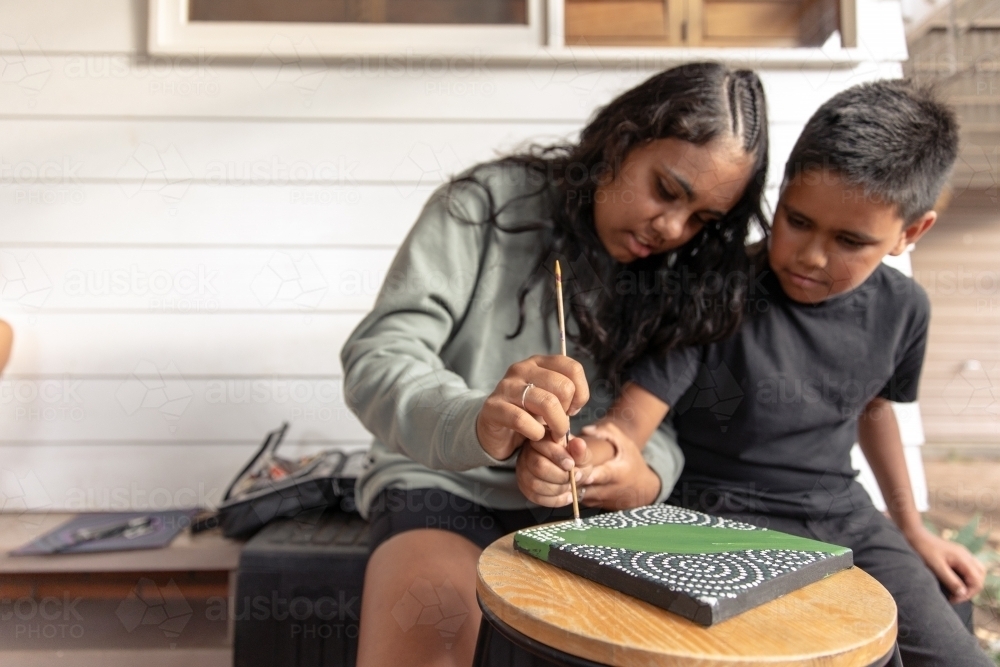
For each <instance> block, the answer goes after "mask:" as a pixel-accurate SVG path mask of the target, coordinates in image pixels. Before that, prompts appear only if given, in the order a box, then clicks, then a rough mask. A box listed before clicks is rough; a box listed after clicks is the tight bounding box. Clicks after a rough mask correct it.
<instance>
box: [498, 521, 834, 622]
mask: <svg viewBox="0 0 1000 667" xmlns="http://www.w3.org/2000/svg"><path fill="white" fill-rule="evenodd" d="M514 548H515V549H517V550H518V551H522V552H524V553H527V554H530V555H532V556H534V557H535V558H539V559H541V560H543V561H546V562H548V563H551V564H552V565H555V566H556V567H559V568H562V569H564V570H567V571H569V572H573V573H574V574H578V575H580V576H582V577H586V578H587V579H590V580H592V581H596V582H597V583H599V584H604V585H605V586H608V587H610V588H613V589H615V590H618V591H621V592H623V593H627V594H629V595H632V596H633V597H637V598H639V599H640V600H644V601H646V602H649V603H650V604H653V605H656V606H657V607H661V608H663V609H666V610H667V611H671V612H674V613H676V614H679V615H680V616H683V617H684V618H688V619H690V620H692V621H694V622H695V623H698V624H700V625H704V626H709V625H713V624H715V623H719V622H720V621H724V620H726V619H727V618H731V617H733V616H735V615H736V614H739V613H741V612H744V611H746V610H748V609H752V608H753V607H756V606H758V605H761V604H763V603H765V602H769V601H771V600H774V599H775V598H778V597H780V596H782V595H785V594H786V593H790V592H792V591H794V590H796V589H799V588H802V587H803V586H806V585H808V584H811V583H813V582H814V581H818V580H819V579H822V578H824V577H827V576H829V575H831V574H833V573H835V572H838V571H840V570H845V569H847V568H849V567H851V566H852V565H853V555H852V552H851V550H850V549H848V548H846V547H840V546H836V545H833V544H827V543H825V542H819V541H817V540H810V539H807V538H804V537H797V536H795V535H788V534H787V533H780V532H778V531H774V530H767V529H764V528H757V527H756V526H752V525H750V524H746V523H741V522H739V521H732V520H729V519H722V518H719V517H713V516H710V515H708V514H703V513H701V512H695V511H692V510H687V509H683V508H680V507H673V506H671V505H650V506H648V507H639V508H637V509H633V510H626V511H623V512H611V513H608V514H602V515H600V516H595V517H592V518H589V519H584V520H583V521H582V522H581V523H580V524H577V523H574V522H572V521H569V522H563V523H555V524H548V525H545V526H536V527H534V528H528V529H525V530H520V531H518V532H517V533H515V534H514Z"/></svg>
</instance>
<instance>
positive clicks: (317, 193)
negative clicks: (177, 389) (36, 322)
mask: <svg viewBox="0 0 1000 667" xmlns="http://www.w3.org/2000/svg"><path fill="white" fill-rule="evenodd" d="M433 189H434V186H433V185H428V186H419V187H414V186H412V185H411V184H406V185H405V186H401V187H396V186H393V185H285V186H279V185H275V186H267V185H260V186H257V185H247V186H244V185H233V186H228V187H223V186H215V185H210V184H206V183H191V184H190V185H189V186H188V188H187V189H186V190H185V191H184V192H183V193H182V194H181V195H180V196H179V198H176V199H173V198H168V197H163V196H160V195H159V194H158V193H157V192H139V193H134V192H133V190H134V188H133V187H132V184H131V183H122V184H119V183H89V182H88V183H84V182H67V183H56V184H52V185H46V184H43V183H38V184H28V185H21V184H13V183H8V184H6V185H2V184H0V209H2V210H3V211H4V212H5V213H6V214H5V215H3V216H0V235H2V238H3V240H4V244H3V245H4V246H5V247H7V248H10V247H11V245H12V244H20V245H23V244H29V245H30V244H32V243H35V244H38V243H42V244H60V243H61V244H73V245H74V246H85V245H88V244H118V245H121V244H126V245H127V244H132V245H155V244H172V245H177V244H204V245H233V244H240V245H259V246H264V247H277V246H287V245H299V246H303V245H308V246H318V245H342V246H359V245H371V246H385V247H395V246H397V245H398V244H399V243H400V242H402V240H403V238H404V237H405V236H406V233H407V232H408V231H409V229H410V226H411V225H412V224H413V222H414V220H416V219H417V216H418V215H419V213H420V210H421V208H423V206H424V203H425V202H426V200H427V197H428V196H429V195H430V193H431V192H432V191H433Z"/></svg>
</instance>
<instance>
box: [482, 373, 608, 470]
mask: <svg viewBox="0 0 1000 667" xmlns="http://www.w3.org/2000/svg"><path fill="white" fill-rule="evenodd" d="M529 385H530V387H529ZM522 399H523V404H522ZM588 400H590V388H589V387H588V386H587V377H586V375H585V374H584V372H583V366H581V365H580V363H579V362H577V361H574V360H573V359H570V358H569V357H564V356H562V355H550V356H534V357H531V358H530V359H525V360H524V361H519V362H517V363H516V364H514V365H512V366H511V367H510V368H508V369H507V373H506V375H504V376H503V379H502V380H500V382H499V383H498V384H497V386H496V389H494V390H493V393H492V394H490V395H489V396H488V397H487V398H486V402H485V403H484V404H483V408H482V410H480V411H479V416H478V417H477V418H476V434H477V435H478V436H479V444H480V445H481V446H482V448H483V450H485V451H486V453H487V454H489V455H490V456H492V457H493V458H495V459H499V460H501V461H502V460H504V459H508V458H510V457H511V455H512V454H513V453H514V452H515V451H517V449H518V448H519V447H520V446H521V445H523V444H524V442H525V440H541V439H543V438H545V436H546V427H548V430H549V431H550V432H551V436H552V439H553V440H554V441H556V442H560V441H562V440H563V439H564V438H565V437H566V434H567V433H569V415H575V414H576V413H578V412H579V411H580V409H581V408H582V407H583V406H584V405H586V403H587V401H588Z"/></svg>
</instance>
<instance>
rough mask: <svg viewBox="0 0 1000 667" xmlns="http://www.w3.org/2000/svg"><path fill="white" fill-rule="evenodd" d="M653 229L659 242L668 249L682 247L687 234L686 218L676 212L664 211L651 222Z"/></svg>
mask: <svg viewBox="0 0 1000 667" xmlns="http://www.w3.org/2000/svg"><path fill="white" fill-rule="evenodd" d="M653 229H654V230H655V231H656V233H657V234H659V235H660V240H661V241H662V242H663V243H664V244H665V245H668V246H670V247H676V246H677V245H682V244H683V243H684V241H685V240H686V239H685V238H684V235H685V233H686V232H687V217H686V216H685V215H683V214H682V213H680V212H677V211H665V212H663V213H661V214H660V215H658V216H657V217H656V219H655V220H653Z"/></svg>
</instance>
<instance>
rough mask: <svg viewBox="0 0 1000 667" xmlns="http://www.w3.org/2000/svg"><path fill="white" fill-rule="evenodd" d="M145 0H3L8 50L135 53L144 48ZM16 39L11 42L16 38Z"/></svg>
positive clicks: (1, 21)
mask: <svg viewBox="0 0 1000 667" xmlns="http://www.w3.org/2000/svg"><path fill="white" fill-rule="evenodd" d="M146 4H147V3H146V0H86V2H76V1H74V0H69V1H67V0H32V1H31V2H22V1H21V0H2V1H0V34H3V35H5V36H6V37H7V39H8V40H9V42H7V43H4V44H3V45H0V50H2V52H3V53H4V54H5V55H7V54H24V55H35V54H38V53H60V52H61V53H67V52H69V53H109V52H118V53H134V52H136V51H139V50H143V49H144V48H145V39H146V34H145V30H146V27H145V21H146ZM11 42H12V43H13V44H12V43H11Z"/></svg>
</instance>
